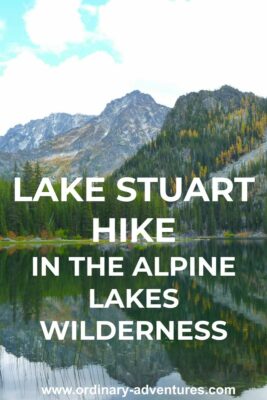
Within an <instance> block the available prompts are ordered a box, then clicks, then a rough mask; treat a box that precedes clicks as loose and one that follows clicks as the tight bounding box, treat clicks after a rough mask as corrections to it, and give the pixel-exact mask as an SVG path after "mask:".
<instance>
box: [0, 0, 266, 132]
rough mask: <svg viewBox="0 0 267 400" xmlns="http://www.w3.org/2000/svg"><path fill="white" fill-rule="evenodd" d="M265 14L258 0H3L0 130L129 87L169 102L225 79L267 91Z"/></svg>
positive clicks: (95, 102)
mask: <svg viewBox="0 0 267 400" xmlns="http://www.w3.org/2000/svg"><path fill="white" fill-rule="evenodd" d="M266 15H267V2H266V0H3V1H1V2H0V110H1V118H0V135H3V134H5V132H6V131H7V130H8V128H10V127H12V126H14V125H15V124H18V123H26V122H28V121H29V120H31V119H36V118H42V117H44V116H46V115H49V114H50V113H52V112H67V113H71V114H74V113H83V114H91V115H92V114H99V113H100V112H101V111H102V110H103V109H104V107H105V105H106V103H107V102H109V101H111V100H112V99H115V98H118V97H121V96H123V95H125V94H126V93H128V92H130V91H132V90H135V89H139V90H141V91H143V92H145V93H149V94H151V95H152V96H153V97H154V98H155V100H156V101H157V102H159V103H161V104H165V105H168V106H173V105H174V103H175V101H176V99H177V98H178V97H179V96H180V95H182V94H186V93H188V92H191V91H198V90H201V89H211V90H213V89H217V88H219V87H220V86H222V85H224V84H228V85H231V86H234V87H236V88H238V89H240V90H244V91H252V92H254V93H256V94H257V95H260V96H265V97H267V79H266V71H267V52H266Z"/></svg>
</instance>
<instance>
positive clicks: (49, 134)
mask: <svg viewBox="0 0 267 400" xmlns="http://www.w3.org/2000/svg"><path fill="white" fill-rule="evenodd" d="M91 118H92V117H91V116H88V115H81V114H75V115H70V114H65V113H56V114H51V115H49V116H48V117H46V118H43V119H37V120H33V121H30V122H28V123H27V124H25V125H16V126H14V128H11V129H9V130H8V131H7V133H6V135H5V136H3V137H1V140H0V151H3V152H7V153H16V152H18V151H32V150H35V149H37V148H38V147H39V146H40V145H41V144H42V143H44V142H47V141H49V140H51V139H53V138H54V137H55V136H57V135H61V134H65V133H66V132H68V131H70V130H71V129H74V128H78V127H81V126H83V125H85V124H86V123H88V122H89V121H90V119H91Z"/></svg>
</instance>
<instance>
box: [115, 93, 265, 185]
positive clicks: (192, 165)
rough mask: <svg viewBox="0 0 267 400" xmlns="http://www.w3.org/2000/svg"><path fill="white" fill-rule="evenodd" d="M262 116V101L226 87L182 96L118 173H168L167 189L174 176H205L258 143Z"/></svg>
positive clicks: (260, 139)
mask: <svg viewBox="0 0 267 400" xmlns="http://www.w3.org/2000/svg"><path fill="white" fill-rule="evenodd" d="M266 115H267V100H266V99H264V98H260V97H257V96H255V95H254V94H252V93H242V92H240V91H239V90H237V89H234V88H232V87H230V86H223V87H222V88H221V89H219V90H215V91H207V90H202V91H200V92H197V93H190V94H188V95H185V96H181V97H179V98H178V100H177V101H176V104H175V106H174V108H173V109H172V110H171V111H170V112H169V113H168V115H167V117H166V119H165V122H164V124H163V127H162V130H161V133H160V134H159V135H158V136H157V138H156V139H155V140H153V141H152V142H151V143H149V144H147V145H146V146H144V147H143V148H142V149H140V151H139V152H138V153H137V154H136V155H135V156H134V157H133V158H132V159H130V160H129V161H127V162H126V163H125V164H124V165H123V166H122V168H121V169H120V170H119V171H118V174H119V175H124V176H129V175H130V176H131V175H133V176H167V177H168V178H169V184H170V186H169V189H170V190H172V188H171V186H172V183H171V181H172V179H173V178H174V177H175V176H183V177H184V178H185V181H186V182H187V183H189V181H190V180H191V178H192V177H193V176H200V177H202V178H204V179H206V178H208V176H209V174H210V173H212V172H215V171H217V170H220V169H222V168H223V167H225V166H226V165H227V164H229V163H232V162H234V161H236V160H238V159H239V158H240V157H241V156H242V155H243V154H246V153H249V152H250V151H252V150H253V149H255V148H257V147H258V146H259V145H260V144H261V143H262V142H263V140H264V137H265V129H266V126H267V119H266ZM146 160H149V163H148V162H147V161H146Z"/></svg>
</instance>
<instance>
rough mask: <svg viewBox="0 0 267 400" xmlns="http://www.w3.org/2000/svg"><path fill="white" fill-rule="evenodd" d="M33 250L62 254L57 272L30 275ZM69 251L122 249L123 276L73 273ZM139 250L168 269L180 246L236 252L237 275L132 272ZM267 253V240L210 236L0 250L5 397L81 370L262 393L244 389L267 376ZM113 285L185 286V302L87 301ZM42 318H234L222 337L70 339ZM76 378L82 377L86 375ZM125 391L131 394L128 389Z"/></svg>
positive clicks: (133, 382) (120, 378)
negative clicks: (124, 304)
mask: <svg viewBox="0 0 267 400" xmlns="http://www.w3.org/2000/svg"><path fill="white" fill-rule="evenodd" d="M35 255H48V256H49V257H50V256H51V257H54V256H55V255H60V256H61V258H62V265H63V267H62V269H61V271H62V272H61V276H60V278H54V277H51V276H47V277H45V278H44V277H43V278H33V277H32V274H31V260H32V257H33V256H35ZM70 255H72V256H75V255H79V256H95V257H96V259H97V258H98V257H100V256H103V255H104V256H106V257H107V256H109V255H113V256H115V255H117V256H123V257H124V258H125V260H126V264H127V270H126V274H125V277H123V278H120V279H116V278H104V277H102V278H97V277H93V278H87V277H85V276H81V277H76V278H74V277H73V276H72V271H71V269H70V266H69V264H68V263H67V258H68V257H69V256H70ZM141 255H142V256H145V257H146V258H147V259H148V260H152V259H153V257H155V256H160V257H161V259H162V260H163V264H164V266H165V268H166V270H167V268H168V260H169V257H170V256H174V255H182V256H184V257H190V256H196V257H197V256H204V257H210V256H218V257H219V256H227V255H229V256H235V257H236V260H237V261H236V264H237V276H236V277H235V278H218V277H217V278H210V277H205V278H201V279H200V278H190V277H189V276H187V275H186V274H183V275H179V276H177V277H175V278H170V277H168V278H167V277H156V278H149V277H144V276H142V278H140V279H137V278H135V279H132V280H129V276H130V273H131V269H132V268H133V266H134V265H135V263H136V261H137V259H138V257H140V256H141ZM266 256H267V249H266V245H265V242H264V241H257V242H247V243H246V242H244V243H241V242H232V243H231V242H226V243H223V242H220V241H217V242H216V241H214V242H213V241H210V242H200V243H196V242H195V243H192V244H184V245H179V246H175V247H168V246H166V247H160V248H159V247H153V248H152V247H147V248H134V249H129V248H127V247H90V246H88V247H81V248H74V247H60V248H49V247H43V248H40V249H27V250H15V249H9V250H5V251H2V252H1V253H0V285H1V288H2V290H1V293H0V345H1V346H2V352H1V358H0V368H1V374H2V386H1V388H0V394H1V395H3V396H4V399H7V398H8V399H11V398H12V400H13V399H14V400H17V399H21V398H23V397H22V395H23V393H24V394H25V398H27V399H31V398H33V399H35V398H36V399H39V398H40V397H39V396H40V395H38V394H37V393H38V388H39V387H40V384H42V383H43V381H44V382H45V381H47V379H48V380H49V382H50V383H49V385H50V384H51V385H59V386H61V385H63V386H64V385H69V386H71V385H72V381H73V380H74V381H73V382H74V384H73V386H75V385H77V384H78V382H79V381H78V380H77V379H85V382H87V383H86V384H85V385H86V386H88V383H89V382H94V383H103V379H105V382H106V385H111V386H112V385H119V384H120V385H121V384H123V385H125V386H129V387H134V386H144V385H146V384H149V385H151V386H155V385H157V384H160V383H161V384H162V382H163V383H164V385H167V386H168V385H170V381H175V383H173V384H176V385H177V386H179V385H180V386H182V385H185V384H187V385H194V386H207V387H208V386H235V387H236V389H237V393H238V394H240V395H241V396H242V398H244V399H249V400H250V399H251V400H252V399H253V400H254V399H255V398H257V399H260V397H258V396H261V393H264V394H265V397H264V398H266V396H267V389H266V388H265V389H264V388H263V389H261V390H260V389H259V390H257V391H256V392H255V391H247V390H248V389H251V388H257V387H258V388H261V387H264V385H266V383H267V362H266V358H267V357H266V356H267V346H266V344H267V313H266V303H267V297H266V293H267V290H266V289H267V265H266V259H267V258H266ZM115 287H116V288H118V289H119V290H120V293H122V297H123V293H124V291H125V289H126V288H132V289H138V288H149V287H153V288H162V289H164V288H168V287H179V289H180V302H181V305H180V307H178V308H177V309H174V310H166V309H162V310H158V309H157V310H151V309H150V310H145V309H141V310H140V309H131V310H127V314H126V313H125V312H124V311H122V310H120V309H118V308H116V307H112V308H111V309H109V310H89V308H88V290H89V288H95V289H96V291H97V293H99V294H100V295H99V296H100V297H101V299H102V300H103V299H105V298H106V297H107V295H108V293H109V291H110V290H111V289H112V288H115ZM40 319H45V320H53V319H54V320H62V321H63V320H72V319H77V320H81V319H83V320H86V321H87V323H88V326H89V329H92V330H93V327H94V322H95V321H96V320H97V319H107V320H109V321H111V322H114V323H115V324H116V323H117V322H118V321H119V320H127V319H133V320H136V319H139V320H148V321H151V322H152V323H154V322H155V321H156V320H160V321H162V322H165V323H166V322H167V321H168V320H179V319H188V320H191V319H192V320H201V319H203V320H209V321H215V320H217V319H223V320H226V321H227V323H228V331H229V337H228V338H227V341H226V342H218V343H215V342H212V341H206V342H171V341H168V340H164V341H162V342H157V341H145V340H143V341H142V342H138V341H131V342H127V341H125V342H120V341H118V340H117V339H116V338H114V339H113V340H111V341H109V342H104V343H103V342H90V343H88V342H79V341H77V342H73V341H71V340H69V339H68V338H67V339H66V340H65V341H64V342H57V341H52V342H46V341H44V340H43V334H42V332H41V330H40V327H39V320H40ZM15 365H16V368H15V367H14V366H15ZM9 370H10V371H12V374H11V373H9V372H8V371H9ZM33 371H34V373H33ZM26 375H27V377H28V378H27V379H25V376H26ZM90 377H91V378H90ZM92 377H93V378H92ZM11 378H12V379H11ZM75 379H76V381H75ZM90 379H91V380H90ZM92 379H94V380H93V381H92ZM11 381H12V384H11ZM51 382H53V383H51ZM62 382H64V383H62ZM75 382H76V383H75ZM47 384H48V383H47ZM80 386H83V383H82V381H81V385H80ZM1 392H2V393H1ZM19 393H20V394H19ZM256 394H257V397H255V396H256ZM31 396H32V397H31ZM34 396H35V397H34ZM1 398H2V397H1ZM72 398H73V397H72ZM79 398H81V396H80V397H79ZM113 398H116V397H113ZM127 398H131V397H130V395H129V396H128V397H127ZM135 398H136V397H135ZM146 398H148V397H147V396H146ZM169 398H171V397H169ZM194 398H197V397H196V396H194ZM201 398H202V399H203V398H205V397H204V396H202V397H201ZM213 398H214V396H213ZM223 398H224V397H223V396H220V399H223ZM225 398H227V397H225Z"/></svg>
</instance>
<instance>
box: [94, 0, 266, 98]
mask: <svg viewBox="0 0 267 400" xmlns="http://www.w3.org/2000/svg"><path fill="white" fill-rule="evenodd" d="M266 11H267V4H266V1H265V0H235V1H233V0H217V1H214V0H201V1H200V0H191V1H185V0H174V1H170V0H157V1H155V0H145V1H143V0H110V1H109V2H108V3H107V4H106V5H103V6H102V7H100V9H99V26H98V31H99V34H100V35H103V36H105V37H106V38H107V39H109V40H110V41H111V42H112V43H113V46H114V47H115V48H116V50H117V51H118V52H119V53H120V54H121V57H122V60H123V65H124V67H125V69H127V70H128V71H129V72H131V74H132V76H134V77H135V80H136V82H137V83H140V86H141V88H143V89H144V90H150V91H151V93H152V94H153V95H154V96H156V98H157V99H158V100H160V101H162V102H167V103H169V104H172V103H173V102H174V100H175V98H176V97H177V96H178V95H179V94H182V93H185V92H188V91H192V90H199V89H203V88H207V89H208V88H210V89H213V88H217V87H219V86H221V85H223V84H225V83H228V84H231V85H233V86H236V87H239V88H240V89H243V90H252V91H255V92H256V93H258V94H261V95H265V96H267V81H266V67H267V53H266V51H265V50H264V49H265V47H266V43H265V38H266V24H265V16H266Z"/></svg>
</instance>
